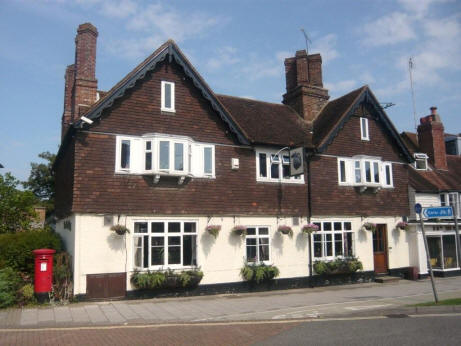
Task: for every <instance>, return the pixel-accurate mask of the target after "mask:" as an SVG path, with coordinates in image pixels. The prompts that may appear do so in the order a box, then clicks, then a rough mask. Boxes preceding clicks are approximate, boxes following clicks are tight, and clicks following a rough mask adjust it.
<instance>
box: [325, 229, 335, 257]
mask: <svg viewBox="0 0 461 346" xmlns="http://www.w3.org/2000/svg"><path fill="white" fill-rule="evenodd" d="M332 243H333V239H332V236H331V234H325V256H333V244H332Z"/></svg>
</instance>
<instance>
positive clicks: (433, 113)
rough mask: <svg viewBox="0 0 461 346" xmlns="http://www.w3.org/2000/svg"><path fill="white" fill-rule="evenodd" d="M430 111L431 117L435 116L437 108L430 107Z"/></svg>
mask: <svg viewBox="0 0 461 346" xmlns="http://www.w3.org/2000/svg"><path fill="white" fill-rule="evenodd" d="M430 110H431V114H432V115H435V114H437V107H434V106H432V107H431V108H430Z"/></svg>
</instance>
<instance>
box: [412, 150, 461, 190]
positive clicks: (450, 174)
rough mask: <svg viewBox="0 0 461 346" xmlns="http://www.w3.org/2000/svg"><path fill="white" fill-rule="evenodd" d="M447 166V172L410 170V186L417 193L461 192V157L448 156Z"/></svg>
mask: <svg viewBox="0 0 461 346" xmlns="http://www.w3.org/2000/svg"><path fill="white" fill-rule="evenodd" d="M447 164H448V170H447V171H445V170H436V169H434V170H432V171H420V170H416V169H413V168H410V174H409V184H410V186H411V187H413V188H414V189H415V190H416V191H417V192H439V191H461V156H456V155H447Z"/></svg>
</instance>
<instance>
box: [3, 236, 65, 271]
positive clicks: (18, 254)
mask: <svg viewBox="0 0 461 346" xmlns="http://www.w3.org/2000/svg"><path fill="white" fill-rule="evenodd" d="M42 248H47V249H54V250H56V252H60V251H61V248H62V243H61V238H60V236H59V235H58V234H57V233H55V232H53V231H50V230H47V229H44V230H33V231H25V232H18V233H13V234H0V263H3V265H5V266H8V267H11V268H13V269H14V270H16V271H19V272H24V273H29V274H31V275H33V273H34V254H33V253H32V250H35V249H42Z"/></svg>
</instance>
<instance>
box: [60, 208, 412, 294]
mask: <svg viewBox="0 0 461 346" xmlns="http://www.w3.org/2000/svg"><path fill="white" fill-rule="evenodd" d="M73 218H74V219H73V220H74V222H72V226H73V229H72V230H73V232H70V234H73V235H74V236H73V237H74V243H75V249H76V250H77V251H75V256H74V268H75V270H74V286H75V287H74V293H75V294H84V293H86V275H87V274H97V273H117V272H125V271H127V272H128V275H127V289H128V290H130V289H132V287H131V285H130V281H129V279H130V274H131V272H132V269H133V241H132V233H129V234H126V235H125V236H118V235H116V234H114V232H112V231H110V229H109V228H110V227H109V226H104V216H103V215H94V214H77V215H75V216H73ZM114 219H115V220H117V217H116V216H114ZM139 220H162V221H167V220H189V221H197V233H198V234H197V263H198V265H199V266H200V267H201V270H202V271H203V272H204V277H203V280H202V282H201V283H202V284H212V283H225V282H237V281H241V280H242V279H241V277H240V269H241V268H242V266H243V264H244V263H245V254H246V248H245V239H244V238H242V237H239V236H235V235H233V234H231V229H232V228H233V227H234V225H245V226H268V227H269V233H270V242H271V244H270V245H271V246H270V251H271V263H272V264H274V265H276V266H277V267H278V268H279V270H280V278H290V277H302V276H307V275H308V274H309V251H308V237H307V236H306V235H304V234H302V233H301V231H300V230H301V227H302V225H303V224H305V223H306V222H307V221H306V219H305V218H304V219H300V225H299V226H293V220H292V218H291V217H290V218H276V217H235V218H234V217H214V218H211V219H210V220H208V218H206V217H183V216H181V217H172V216H168V217H158V216H155V217H153V216H148V215H145V216H121V217H120V219H119V221H117V223H120V224H124V225H126V226H127V227H128V228H129V229H130V230H131V231H132V230H133V228H134V222H135V221H139ZM319 221H332V222H334V221H349V222H351V223H352V230H353V233H354V251H355V254H356V256H357V257H358V258H359V259H360V260H361V261H362V263H363V267H364V270H373V268H374V265H373V244H372V233H371V232H370V231H365V230H362V225H363V224H364V223H365V222H367V221H369V222H374V223H377V224H386V225H387V230H388V232H387V233H388V244H389V268H400V267H406V266H409V265H410V255H409V246H408V242H409V239H410V237H409V236H408V234H407V233H406V232H405V231H401V230H397V229H396V224H397V223H398V222H399V221H400V218H399V217H370V218H366V219H365V218H360V217H336V218H332V217H324V218H315V219H312V222H319ZM61 223H62V221H60V222H59V227H57V228H62V227H61ZM211 224H216V225H221V226H222V228H221V232H220V233H219V235H218V237H217V238H216V239H215V238H214V237H212V236H211V235H209V234H208V233H207V232H206V231H205V228H206V226H207V225H211ZM279 225H289V226H292V228H293V231H294V235H293V237H292V238H290V237H289V236H287V235H282V234H279V232H277V228H278V226H279ZM64 231H66V230H64ZM64 231H63V230H61V231H60V232H64ZM66 232H68V231H66ZM73 237H69V239H68V240H67V241H68V242H69V244H70V243H71V239H72V238H73Z"/></svg>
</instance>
